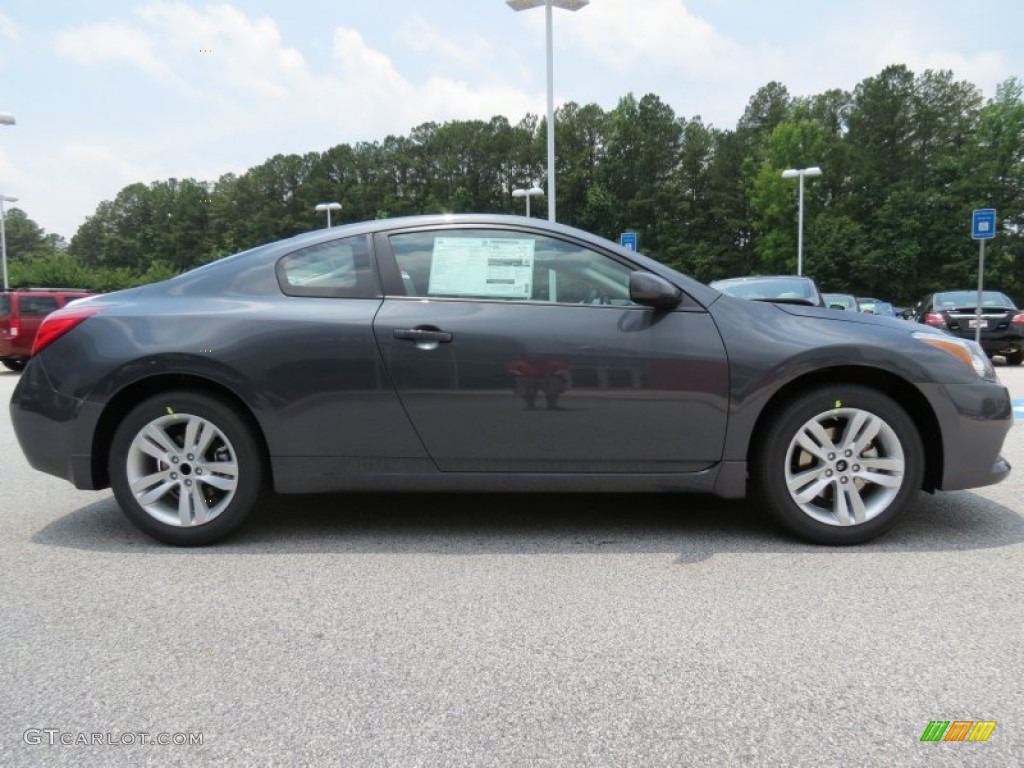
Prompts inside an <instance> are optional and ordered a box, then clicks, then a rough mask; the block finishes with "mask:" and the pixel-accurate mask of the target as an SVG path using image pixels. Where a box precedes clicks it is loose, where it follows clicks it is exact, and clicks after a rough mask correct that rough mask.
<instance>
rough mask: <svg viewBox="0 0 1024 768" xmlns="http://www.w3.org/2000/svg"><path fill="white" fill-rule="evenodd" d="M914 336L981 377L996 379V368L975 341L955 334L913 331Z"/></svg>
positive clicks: (990, 379)
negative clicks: (950, 356)
mask: <svg viewBox="0 0 1024 768" xmlns="http://www.w3.org/2000/svg"><path fill="white" fill-rule="evenodd" d="M913 336H914V338H915V339H917V340H918V341H923V342H924V343H925V344H931V345H932V346H933V347H935V348H936V349H941V350H942V351H943V352H947V353H949V354H950V355H952V356H953V357H955V358H956V359H957V360H959V361H960V362H961V363H963V364H964V365H966V366H967V367H968V368H970V369H971V370H972V371H974V372H975V373H976V374H978V375H979V376H980V377H981V378H983V379H988V380H989V381H995V380H996V378H997V377H996V369H995V368H994V367H993V366H992V361H991V360H989V359H988V355H986V354H985V350H983V349H982V348H981V345H980V344H978V343H977V342H976V341H970V340H969V339H958V338H956V337H955V336H946V335H942V334H937V333H920V332H918V333H914V334H913Z"/></svg>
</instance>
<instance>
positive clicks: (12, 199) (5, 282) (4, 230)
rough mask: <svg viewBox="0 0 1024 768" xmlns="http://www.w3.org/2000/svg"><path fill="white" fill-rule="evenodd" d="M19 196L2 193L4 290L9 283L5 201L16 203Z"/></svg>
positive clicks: (0, 221)
mask: <svg viewBox="0 0 1024 768" xmlns="http://www.w3.org/2000/svg"><path fill="white" fill-rule="evenodd" d="M16 202H18V198H16V197H8V196H7V195H3V194H0V260H2V261H3V263H4V290H5V291H6V290H7V289H8V287H9V286H8V284H7V228H6V227H5V226H4V219H5V218H6V217H7V214H6V213H4V203H16Z"/></svg>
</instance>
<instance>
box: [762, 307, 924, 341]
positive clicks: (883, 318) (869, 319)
mask: <svg viewBox="0 0 1024 768" xmlns="http://www.w3.org/2000/svg"><path fill="white" fill-rule="evenodd" d="M772 306H774V307H775V308H776V309H778V310H779V311H782V312H785V313H786V314H794V315H797V316H799V317H814V318H817V319H827V321H833V322H835V323H855V324H857V325H860V326H874V327H882V328H889V329H893V328H898V329H902V330H904V331H914V332H918V333H937V334H939V335H943V333H944V331H943V329H940V328H933V327H932V326H926V325H924V324H923V323H913V322H911V321H905V319H903V318H902V317H890V316H887V315H884V314H871V313H870V312H851V311H849V310H842V309H828V308H822V307H815V306H799V305H797V304H772Z"/></svg>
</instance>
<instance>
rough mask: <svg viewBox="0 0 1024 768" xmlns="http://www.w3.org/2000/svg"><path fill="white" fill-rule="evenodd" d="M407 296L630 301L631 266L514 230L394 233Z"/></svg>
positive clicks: (560, 301)
mask: <svg viewBox="0 0 1024 768" xmlns="http://www.w3.org/2000/svg"><path fill="white" fill-rule="evenodd" d="M391 248H392V251H393V252H394V254H395V260H396V261H397V264H398V268H399V271H400V272H401V275H402V282H403V284H404V286H405V292H406V295H407V296H416V297H421V298H451V299H478V300H479V299H482V300H491V301H529V302H544V303H556V304H609V305H617V306H631V305H633V302H632V301H630V298H629V274H630V271H631V270H630V268H629V267H627V266H626V265H624V264H622V263H620V262H618V261H616V260H614V259H612V258H611V257H609V256H606V255H605V254H603V253H599V252H597V251H594V250H591V249H590V248H587V247H585V246H581V245H578V244H576V243H573V242H569V241H566V240H558V239H556V238H552V237H546V236H544V235H536V234H531V233H528V232H514V231H508V230H482V229H474V230H442V231H432V232H410V233H405V234H398V235H392V236H391Z"/></svg>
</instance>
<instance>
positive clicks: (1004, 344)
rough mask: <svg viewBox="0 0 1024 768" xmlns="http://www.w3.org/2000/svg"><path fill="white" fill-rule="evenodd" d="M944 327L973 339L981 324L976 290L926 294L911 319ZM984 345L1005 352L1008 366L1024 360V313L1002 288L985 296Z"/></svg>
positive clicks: (993, 351)
mask: <svg viewBox="0 0 1024 768" xmlns="http://www.w3.org/2000/svg"><path fill="white" fill-rule="evenodd" d="M910 319H913V320H916V321H917V322H919V323H925V324H927V325H930V326H933V327H935V328H944V329H945V330H947V331H949V332H950V333H954V334H956V335H957V336H960V337H961V338H964V339H973V338H974V337H975V330H976V327H977V325H978V323H979V317H978V292H977V291H976V290H974V291H972V290H964V291H941V292H939V293H930V294H928V295H927V296H925V297H924V298H923V299H922V300H921V301H920V303H919V304H918V305H917V306H916V307H915V308H914V311H913V314H912V315H911V318H910ZM980 323H981V346H982V348H983V349H984V350H985V352H986V353H987V354H988V355H989V356H992V355H1002V356H1003V358H1004V359H1005V360H1006V364H1007V365H1020V364H1021V362H1024V312H1022V311H1021V310H1020V309H1018V308H1017V305H1016V304H1014V303H1013V300H1012V299H1011V298H1010V297H1009V296H1007V295H1006V294H1005V293H1000V292H999V291H983V292H982V296H981V317H980Z"/></svg>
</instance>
